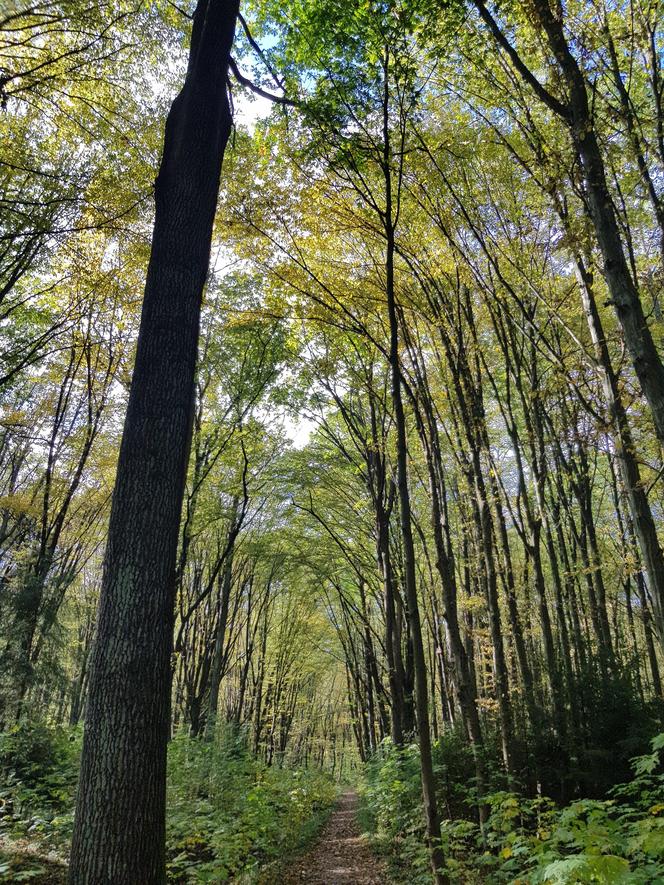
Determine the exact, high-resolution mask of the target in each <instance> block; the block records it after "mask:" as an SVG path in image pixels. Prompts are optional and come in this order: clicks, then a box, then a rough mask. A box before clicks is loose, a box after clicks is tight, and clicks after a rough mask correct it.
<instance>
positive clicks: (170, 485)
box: [69, 0, 238, 885]
mask: <svg viewBox="0 0 664 885" xmlns="http://www.w3.org/2000/svg"><path fill="white" fill-rule="evenodd" d="M237 13H238V2H237V0H199V4H198V6H197V8H196V12H195V14H194V20H193V32H192V40H191V50H190V57H189V67H188V70H187V76H186V80H185V83H184V86H183V88H182V91H181V92H180V94H179V95H178V96H177V98H176V99H175V101H174V102H173V105H172V107H171V110H170V113H169V115H168V119H167V121H166V130H165V137H164V149H163V155H162V161H161V167H160V170H159V175H158V177H157V180H156V182H155V206H156V215H155V226H154V232H153V239H152V251H151V255H150V263H149V267H148V273H147V282H146V287H145V296H144V302H143V313H142V317H141V327H140V331H139V337H138V347H137V354H136V364H135V367H134V375H133V381H132V387H131V392H130V396H129V405H128V409H127V416H126V419H125V426H124V433H123V439H122V445H121V449H120V457H119V462H118V472H117V479H116V484H115V491H114V494H113V504H112V508H111V518H110V525H109V536H108V543H107V548H106V558H105V564H104V577H103V583H102V591H101V598H100V603H99V615H98V624H97V640H96V642H95V646H94V653H93V660H92V664H91V677H90V689H89V700H88V713H87V721H86V731H85V740H84V746H83V757H82V762H81V777H80V785H79V793H78V801H77V809H76V821H75V827H74V837H73V843H72V853H71V866H70V874H69V881H70V883H71V885H162V883H163V882H164V881H165V858H164V854H165V845H164V841H165V800H166V746H167V741H168V734H169V719H170V695H171V660H170V658H171V649H172V644H173V617H174V613H173V609H174V591H175V562H176V555H177V543H178V534H179V524H180V512H181V507H182V499H183V494H184V483H185V474H186V469H187V461H188V456H189V444H190V437H191V428H192V418H193V403H194V375H195V367H196V351H197V342H198V330H199V319H200V309H201V298H202V292H203V287H204V284H205V278H206V274H207V268H208V263H209V255H210V244H211V238H212V226H213V221H214V215H215V210H216V204H217V197H218V192H219V178H220V174H221V162H222V158H223V155H224V150H225V147H226V143H227V141H228V137H229V135H230V131H231V123H232V117H231V111H230V106H229V102H228V96H227V92H226V80H227V75H228V64H229V58H230V51H231V46H232V42H233V36H234V31H235V21H236V18H237Z"/></svg>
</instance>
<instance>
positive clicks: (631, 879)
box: [362, 735, 664, 885]
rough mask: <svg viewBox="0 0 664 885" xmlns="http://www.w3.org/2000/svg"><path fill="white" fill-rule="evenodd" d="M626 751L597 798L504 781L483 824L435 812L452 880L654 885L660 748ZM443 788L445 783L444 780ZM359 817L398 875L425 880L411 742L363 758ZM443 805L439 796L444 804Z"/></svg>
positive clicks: (658, 876) (662, 866) (659, 877)
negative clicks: (557, 798)
mask: <svg viewBox="0 0 664 885" xmlns="http://www.w3.org/2000/svg"><path fill="white" fill-rule="evenodd" d="M662 749H664V735H659V736H658V737H656V738H654V739H653V740H652V742H651V752H650V753H648V754H646V755H644V756H640V757H637V758H636V759H634V760H633V771H634V776H633V778H632V779H631V780H630V781H629V782H627V783H625V784H621V785H619V786H617V787H614V788H613V789H612V790H611V791H610V793H609V796H608V798H606V799H603V800H597V799H581V800H578V801H576V802H572V803H571V804H569V805H567V806H565V807H564V808H558V807H557V806H556V805H555V803H554V802H553V801H552V800H551V799H548V798H546V797H538V798H535V799H526V798H523V797H522V796H519V795H517V794H516V793H511V792H506V791H501V792H494V793H492V794H491V795H489V796H487V797H485V801H486V802H487V804H488V805H489V807H490V816H489V819H488V821H487V823H486V825H485V827H484V829H483V831H482V830H480V827H479V826H478V824H477V823H476V822H475V821H474V820H472V819H463V818H460V819H447V820H444V821H443V822H442V840H443V849H444V851H445V855H446V858H447V864H448V869H449V874H450V879H451V881H452V882H457V883H463V885H476V883H477V885H479V883H491V885H494V883H495V885H499V883H512V885H623V883H624V885H654V883H664V774H662V773H661V760H660V752H661V750H662ZM441 794H444V789H442V790H441ZM362 799H363V806H364V812H363V814H364V822H365V823H366V824H367V825H368V827H369V829H370V831H371V832H373V833H374V835H375V837H376V839H377V842H378V844H379V845H383V846H384V847H386V848H388V849H389V851H390V852H391V854H392V857H393V859H394V870H395V876H396V877H397V878H398V879H400V881H403V882H409V883H422V885H424V883H428V882H429V881H430V875H429V872H428V864H427V861H428V859H427V853H426V850H425V847H424V822H423V816H422V811H421V796H420V792H419V763H418V757H417V748H416V747H414V746H412V747H408V748H407V749H406V750H404V751H402V752H401V753H397V752H396V751H395V750H394V749H393V748H391V747H386V748H383V750H382V752H381V753H380V754H378V755H377V756H376V757H375V758H374V759H373V760H372V761H371V762H370V763H369V765H368V766H367V770H366V777H365V784H364V787H363V789H362ZM441 808H442V806H441Z"/></svg>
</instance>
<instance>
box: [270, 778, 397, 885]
mask: <svg viewBox="0 0 664 885" xmlns="http://www.w3.org/2000/svg"><path fill="white" fill-rule="evenodd" d="M356 814H357V796H356V795H355V793H344V794H343V796H341V798H340V799H339V802H338V804H337V807H336V808H335V810H334V811H333V812H332V814H331V815H330V819H329V820H328V822H327V823H326V824H325V826H324V827H323V830H322V832H321V834H320V836H319V837H318V840H317V841H316V843H315V844H314V846H313V848H311V849H310V850H309V852H308V853H307V854H305V855H303V856H302V857H300V858H298V860H297V861H295V863H294V864H293V866H292V867H291V869H290V870H289V871H288V872H287V873H286V875H285V877H283V878H281V877H280V879H279V885H296V883H298V885H303V883H306V885H389V880H388V876H387V870H386V867H385V864H384V863H383V862H382V861H380V860H379V859H378V858H377V857H376V856H375V855H374V854H373V853H372V851H371V849H370V848H369V845H368V844H367V842H366V840H365V839H363V838H362V837H361V836H360V830H359V826H358V823H357V819H356ZM275 885H276V883H275Z"/></svg>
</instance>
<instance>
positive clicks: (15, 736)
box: [0, 722, 336, 885]
mask: <svg viewBox="0 0 664 885" xmlns="http://www.w3.org/2000/svg"><path fill="white" fill-rule="evenodd" d="M80 748H81V733H80V730H69V729H61V728H55V727H51V726H49V725H45V724H43V723H29V722H26V723H22V724H20V725H17V726H16V727H15V728H12V729H10V730H9V731H7V732H4V733H2V734H0V882H18V881H27V880H30V881H33V880H34V881H35V882H41V881H49V882H50V881H60V880H59V879H56V878H53V879H51V878H44V879H42V878H40V876H41V873H40V870H41V869H42V868H43V869H44V870H46V869H47V868H48V870H50V871H51V872H50V873H48V874H47V873H45V874H44V875H52V870H53V869H55V864H56V863H57V861H58V860H62V859H64V858H66V854H67V851H68V846H69V842H70V839H71V830H72V822H73V808H74V801H75V793H76V779H77V775H78V765H79V759H80ZM335 795H336V788H335V785H334V782H333V780H332V778H331V777H330V776H329V775H327V774H325V773H323V772H321V771H318V770H313V769H312V770H301V769H288V768H277V767H271V768H268V767H267V766H265V765H264V764H263V763H261V762H259V761H257V760H255V759H254V758H252V756H251V754H249V753H248V752H247V750H246V749H245V747H244V743H243V740H242V737H241V735H240V736H238V735H237V734H236V733H234V732H232V731H229V732H228V733H227V734H225V735H223V737H222V739H221V740H220V741H219V742H215V743H207V742H204V741H200V740H193V739H191V738H189V737H187V736H185V735H177V736H176V737H175V739H174V740H173V741H172V742H171V745H170V748H169V758H168V806H167V845H166V849H167V863H168V877H169V881H170V882H172V883H174V885H185V883H187V885H189V883H191V885H199V883H206V882H215V883H220V882H225V881H228V880H229V879H230V878H231V877H234V878H237V877H238V876H240V875H241V876H243V877H244V879H245V880H247V881H251V880H252V879H253V878H254V877H255V876H257V875H258V871H259V870H260V867H261V866H262V865H263V864H265V863H268V862H270V861H272V860H273V859H274V858H277V857H282V856H284V855H286V854H288V853H289V852H292V851H294V850H296V849H297V848H299V847H300V846H301V845H303V844H304V843H305V842H306V841H307V840H308V839H309V838H311V836H313V835H314V833H315V832H316V831H317V829H318V827H319V826H320V825H321V823H322V822H323V820H324V818H325V816H326V813H327V811H328V810H329V809H330V808H331V806H332V803H333V802H334V799H335Z"/></svg>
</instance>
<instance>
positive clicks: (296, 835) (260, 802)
mask: <svg viewBox="0 0 664 885" xmlns="http://www.w3.org/2000/svg"><path fill="white" fill-rule="evenodd" d="M335 795H336V789H335V786H334V783H333V781H332V779H331V778H330V777H329V776H328V775H326V774H324V773H322V772H320V771H318V770H302V769H286V768H276V767H272V768H268V767H266V766H265V765H263V764H262V763H261V762H258V761H256V760H255V759H253V758H252V757H251V755H250V754H249V753H248V752H246V751H245V750H244V749H243V747H242V744H241V742H240V741H238V740H237V739H236V738H235V737H233V736H232V735H229V736H227V737H226V739H224V740H222V742H221V743H220V744H207V743H204V742H201V741H193V740H191V739H189V738H187V737H185V736H178V737H176V738H175V740H174V741H173V742H172V744H171V747H170V752H169V770H168V815H167V846H168V852H169V861H168V872H169V878H170V881H172V882H177V883H203V882H225V881H227V880H228V879H229V878H230V877H231V876H236V875H237V874H238V873H240V872H244V873H251V872H252V871H257V870H258V869H259V868H260V866H262V865H263V864H265V863H266V862H269V861H270V860H272V859H274V858H276V857H281V856H283V855H285V854H288V853H289V852H291V851H293V850H295V849H296V848H298V847H299V846H300V845H302V844H303V843H304V842H305V841H306V840H307V838H309V837H310V836H311V835H313V832H315V830H316V828H317V826H318V825H320V823H321V821H322V819H323V817H324V815H325V813H326V811H327V810H328V809H329V808H330V807H331V805H332V803H333V801H334V798H335Z"/></svg>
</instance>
